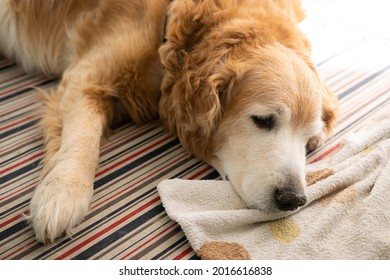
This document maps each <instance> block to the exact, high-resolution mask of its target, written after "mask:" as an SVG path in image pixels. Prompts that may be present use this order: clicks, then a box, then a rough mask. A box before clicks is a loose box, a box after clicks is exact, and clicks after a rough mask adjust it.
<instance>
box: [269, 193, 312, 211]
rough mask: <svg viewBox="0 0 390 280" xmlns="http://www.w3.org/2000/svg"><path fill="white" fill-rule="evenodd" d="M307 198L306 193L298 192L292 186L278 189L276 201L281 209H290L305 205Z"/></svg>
mask: <svg viewBox="0 0 390 280" xmlns="http://www.w3.org/2000/svg"><path fill="white" fill-rule="evenodd" d="M306 201H307V199H306V196H305V195H304V194H300V193H297V192H296V191H294V190H293V189H291V188H283V189H277V190H276V192H275V202H276V205H277V207H278V208H279V210H282V211H290V210H295V209H297V208H298V207H300V206H303V205H305V203H306Z"/></svg>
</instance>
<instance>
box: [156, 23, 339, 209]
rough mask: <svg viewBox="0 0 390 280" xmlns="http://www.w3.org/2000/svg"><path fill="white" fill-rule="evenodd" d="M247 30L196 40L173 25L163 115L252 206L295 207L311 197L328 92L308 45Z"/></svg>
mask: <svg viewBox="0 0 390 280" xmlns="http://www.w3.org/2000/svg"><path fill="white" fill-rule="evenodd" d="M177 30H179V29H177ZM244 30H247V32H246V33H244V32H242V31H241V30H240V29H238V28H236V29H233V28H232V29H231V30H230V31H231V32H230V33H228V32H227V30H226V29H225V30H221V31H220V32H214V33H213V34H210V35H208V36H209V37H208V40H206V39H204V37H203V39H204V40H203V41H196V36H195V35H194V37H193V38H191V39H192V40H193V41H192V43H193V42H194V41H195V42H196V46H195V47H192V46H188V45H185V43H186V42H188V40H189V39H188V38H187V39H186V38H184V39H183V38H182V37H180V36H179V34H181V33H180V32H179V31H177V33H174V32H172V34H173V35H175V36H176V37H175V36H171V40H172V42H168V43H167V44H166V45H164V46H163V47H162V48H161V49H160V55H161V58H162V63H163V65H164V67H165V75H164V80H163V84H162V97H161V100H160V115H161V118H162V120H163V123H164V124H165V126H166V127H167V128H168V129H169V130H170V131H171V132H173V133H175V134H176V135H178V137H179V139H180V142H181V143H182V145H183V146H184V147H185V148H186V149H187V150H188V151H189V152H190V153H192V154H194V155H195V156H197V157H198V158H200V159H202V160H204V161H206V162H208V163H210V164H211V165H212V166H213V167H214V168H216V169H217V170H218V172H219V173H220V174H221V176H222V177H223V178H224V179H228V180H230V182H231V183H232V185H233V186H234V188H235V189H236V191H237V193H238V194H239V195H240V196H241V198H242V199H243V200H244V202H245V203H246V204H247V206H248V207H250V208H254V209H260V210H264V211H280V210H282V211H286V210H294V209H296V208H297V207H299V206H302V205H304V204H305V203H306V196H305V187H306V182H305V155H306V151H305V147H306V144H307V142H308V141H309V139H310V138H311V137H315V136H317V135H320V134H321V132H322V131H323V130H325V131H329V130H330V127H331V123H333V122H334V120H335V115H332V112H328V111H327V110H325V111H326V112H325V111H324V108H323V100H324V98H326V96H328V95H329V94H327V93H326V92H327V88H326V86H325V85H324V83H323V82H322V81H321V80H320V78H319V77H318V75H317V73H316V70H315V67H314V66H313V64H312V63H311V60H310V58H309V57H308V55H307V53H308V52H304V51H303V52H299V51H297V50H294V48H291V47H286V46H285V45H282V44H280V43H278V42H276V41H270V42H266V43H264V44H263V43H262V42H261V40H262V38H260V39H259V40H258V38H257V37H256V36H258V35H254V34H252V33H251V30H252V29H250V28H246V29H244ZM220 38H223V39H220ZM180 40H182V41H180ZM256 40H258V41H256ZM298 49H299V48H298ZM302 49H304V48H302Z"/></svg>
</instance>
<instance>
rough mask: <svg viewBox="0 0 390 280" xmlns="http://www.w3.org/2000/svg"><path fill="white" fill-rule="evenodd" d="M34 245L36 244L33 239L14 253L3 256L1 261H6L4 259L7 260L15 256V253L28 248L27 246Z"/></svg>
mask: <svg viewBox="0 0 390 280" xmlns="http://www.w3.org/2000/svg"><path fill="white" fill-rule="evenodd" d="M34 243H37V241H36V240H35V239H34V240H33V241H31V242H30V243H28V244H26V245H24V246H23V247H20V248H19V249H17V250H16V251H13V252H12V253H11V254H8V255H6V256H5V257H4V258H2V259H3V260H6V259H8V258H9V257H10V256H12V255H15V254H16V253H18V252H20V251H22V250H23V249H26V248H28V247H29V246H31V245H32V244H34Z"/></svg>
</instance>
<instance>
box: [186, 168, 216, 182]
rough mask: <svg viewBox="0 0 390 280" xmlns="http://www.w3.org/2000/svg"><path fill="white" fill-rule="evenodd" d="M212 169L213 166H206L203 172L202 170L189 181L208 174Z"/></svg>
mask: <svg viewBox="0 0 390 280" xmlns="http://www.w3.org/2000/svg"><path fill="white" fill-rule="evenodd" d="M211 169H212V167H211V166H206V167H205V168H203V169H202V170H200V171H199V172H197V173H195V174H194V175H192V176H191V177H189V178H188V179H189V180H194V179H196V178H198V177H199V176H200V175H202V174H204V173H206V172H207V171H209V170H211Z"/></svg>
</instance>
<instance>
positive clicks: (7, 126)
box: [0, 116, 36, 131]
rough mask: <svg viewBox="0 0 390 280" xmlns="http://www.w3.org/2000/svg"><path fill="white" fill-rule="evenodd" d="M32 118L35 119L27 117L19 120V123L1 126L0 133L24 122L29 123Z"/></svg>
mask: <svg viewBox="0 0 390 280" xmlns="http://www.w3.org/2000/svg"><path fill="white" fill-rule="evenodd" d="M34 118H36V117H35V116H29V117H27V118H24V119H21V120H20V121H17V122H14V123H11V124H9V125H6V126H2V127H0V131H3V130H6V129H8V128H11V127H13V126H18V125H20V124H21V123H23V122H26V121H29V120H31V119H34Z"/></svg>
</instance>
